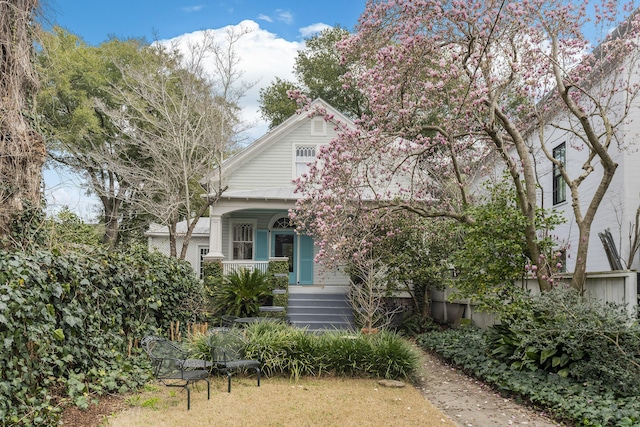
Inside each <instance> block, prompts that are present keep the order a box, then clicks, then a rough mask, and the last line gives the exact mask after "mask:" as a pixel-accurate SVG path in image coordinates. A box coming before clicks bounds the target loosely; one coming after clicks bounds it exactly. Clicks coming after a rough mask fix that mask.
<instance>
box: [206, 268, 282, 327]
mask: <svg viewBox="0 0 640 427" xmlns="http://www.w3.org/2000/svg"><path fill="white" fill-rule="evenodd" d="M270 282H271V280H270V276H269V275H268V274H266V273H263V272H262V271H260V270H258V269H252V270H249V269H246V268H240V269H238V270H237V271H234V272H233V273H231V274H229V275H227V276H225V277H224V279H223V280H222V283H218V284H214V286H213V287H212V288H211V289H210V298H211V302H212V308H213V311H214V313H215V314H216V315H223V314H231V315H234V316H241V317H245V316H246V317H250V316H255V315H256V314H258V308H259V307H260V306H261V305H263V304H264V303H265V300H266V299H267V298H271V297H272V296H273V295H272V293H271V289H272V288H271V283H270Z"/></svg>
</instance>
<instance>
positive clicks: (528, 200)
mask: <svg viewBox="0 0 640 427" xmlns="http://www.w3.org/2000/svg"><path fill="white" fill-rule="evenodd" d="M589 6H590V2H587V1H584V2H581V3H575V2H567V1H561V0H554V1H547V0H544V1H543V0H534V1H514V2H505V1H501V0H489V1H485V0H482V1H480V0H478V1H471V2H466V3H461V2H458V1H445V2H441V1H436V0H425V1H420V2H417V1H413V0H399V1H395V2H387V1H382V0H372V1H370V2H369V3H368V4H367V8H366V10H365V12H364V14H363V16H362V17H361V20H360V24H359V28H358V32H357V33H356V34H355V35H353V36H352V37H350V38H349V39H347V40H345V41H343V42H342V43H341V49H342V53H343V54H344V55H345V57H346V58H347V61H348V62H350V63H351V64H352V66H351V71H350V74H349V75H347V79H350V80H351V81H354V82H357V84H358V88H359V90H360V92H361V93H363V94H364V95H365V96H366V98H367V99H368V105H369V108H370V113H369V114H367V115H366V116H365V117H363V120H361V121H359V122H358V123H357V126H356V128H355V129H349V128H347V127H344V129H343V132H342V135H341V136H340V138H339V139H338V140H337V141H335V142H334V143H333V144H332V145H331V146H330V147H329V148H327V149H325V150H323V151H322V153H321V163H322V164H323V168H322V169H315V170H314V171H313V172H312V174H311V176H310V177H309V178H308V179H306V180H305V181H303V182H301V186H300V189H301V190H306V192H307V193H306V199H307V200H310V201H312V203H313V202H314V201H315V206H313V209H312V210H311V211H310V213H311V215H312V216H313V215H315V214H316V213H318V212H322V213H323V215H324V218H323V220H322V223H318V228H320V229H324V230H326V232H327V233H328V235H329V233H330V232H331V231H330V230H331V229H334V230H335V229H339V228H340V227H337V226H336V224H337V222H332V220H333V218H332V217H331V215H330V214H329V213H330V212H332V211H334V212H339V211H340V209H341V208H342V203H344V202H343V201H344V200H352V201H358V200H363V201H366V202H364V203H362V205H363V206H364V207H365V208H368V209H371V208H372V207H373V208H375V209H382V208H389V209H406V210H409V211H412V212H414V213H416V214H418V215H422V216H426V217H435V216H438V217H449V218H454V219H456V220H459V221H465V222H469V223H472V222H473V221H474V219H473V217H472V216H470V215H469V213H468V211H467V209H466V207H467V206H469V202H470V196H469V191H470V185H471V183H472V182H473V178H474V175H473V173H474V169H473V165H474V164H477V163H478V161H479V160H483V159H484V160H485V161H487V160H486V159H487V156H491V157H493V158H497V159H501V161H502V162H503V163H502V164H503V168H504V169H506V170H507V171H508V173H509V175H510V177H511V180H512V184H513V186H514V188H515V191H516V199H517V206H518V209H519V210H520V211H521V212H522V215H523V217H524V218H525V220H526V225H525V230H524V233H525V241H526V246H527V253H528V255H529V257H530V260H531V262H532V263H533V264H534V265H535V267H536V268H535V269H533V270H534V271H535V274H536V277H537V279H538V282H539V284H540V287H541V288H542V289H543V290H545V289H549V288H550V287H551V283H550V281H549V278H550V277H551V271H550V268H549V265H548V262H547V260H546V259H545V257H544V256H543V255H544V254H543V251H542V248H541V245H540V242H539V240H538V231H539V230H538V229H537V228H536V220H535V219H536V218H535V216H536V211H537V209H536V207H537V196H538V190H539V187H538V180H537V179H538V176H537V175H536V160H539V159H540V156H542V157H543V158H544V159H545V160H546V161H548V162H551V163H553V164H554V165H555V166H556V168H557V170H558V171H559V172H560V173H561V174H562V176H563V178H564V180H565V182H566V183H567V185H568V188H569V189H570V191H571V200H572V207H573V210H574V216H575V220H576V223H577V225H578V231H579V244H578V248H577V250H576V265H575V270H574V275H573V279H572V280H573V281H572V286H574V287H576V288H578V289H583V287H584V283H585V273H586V271H585V266H586V261H587V250H588V245H589V237H590V232H591V224H592V222H593V218H594V216H595V214H596V212H597V210H598V207H599V206H600V204H601V202H602V200H603V197H604V194H605V193H606V191H607V189H608V188H609V185H610V183H611V180H612V178H613V176H614V174H615V171H616V168H617V164H616V162H615V161H614V160H613V157H612V155H613V154H614V152H615V151H614V150H616V149H617V148H618V145H617V144H616V142H619V141H620V140H619V139H618V138H621V137H622V136H623V134H622V132H623V126H624V123H625V121H626V120H627V118H628V114H629V112H630V111H631V109H632V108H635V107H634V102H635V101H637V98H636V96H637V93H638V90H639V86H638V85H637V84H636V81H635V79H633V78H628V77H629V76H634V75H635V76H637V73H638V68H637V62H636V60H637V57H638V54H639V50H638V48H637V40H638V27H639V26H638V22H639V21H638V19H637V18H638V15H637V14H636V15H632V17H631V18H630V19H629V20H627V21H626V22H625V23H624V25H622V26H620V27H618V30H617V31H616V32H614V33H613V34H609V33H608V32H607V30H608V29H610V28H612V27H614V26H615V25H616V24H617V19H618V9H619V5H618V3H617V2H615V1H603V2H599V3H598V4H597V5H595V8H596V11H597V13H596V16H595V18H594V22H593V23H591V22H590V18H589V17H588V14H587V8H588V7H589ZM625 10H626V11H627V12H630V10H629V9H628V8H627V9H625ZM590 23H591V24H593V26H592V28H593V27H595V28H600V29H603V30H604V32H605V33H604V35H603V37H602V38H601V40H600V43H599V46H598V48H597V49H596V50H594V51H592V52H590V53H588V47H589V41H588V40H587V38H586V37H585V35H584V33H583V27H584V26H585V25H587V24H590ZM355 64H357V65H355ZM543 96H544V97H545V98H544V102H540V100H541V99H542V97H543ZM318 113H322V112H321V111H319V112H318ZM553 129H556V130H560V131H562V132H565V133H566V135H567V138H568V139H569V140H570V141H569V144H572V146H574V147H576V148H577V149H582V150H585V151H586V152H587V153H588V155H587V157H586V159H587V160H586V162H585V163H584V166H583V168H582V171H581V172H580V173H579V174H578V175H576V176H569V173H568V171H567V170H566V168H565V167H564V165H563V164H562V163H561V162H560V161H559V160H558V159H554V156H553V153H552V150H551V149H550V148H548V147H547V145H546V144H547V143H548V139H547V138H546V137H545V132H550V131H551V130H553ZM534 139H535V144H533V143H532V141H533V140H534ZM622 145H623V144H622ZM534 146H535V147H539V148H540V152H532V151H534V150H533V147H534ZM536 156H537V157H536ZM596 171H597V172H596ZM594 172H595V173H594ZM587 178H589V180H590V181H591V183H590V184H589V185H591V186H593V187H592V188H596V191H595V192H594V193H593V197H590V198H589V199H588V200H583V199H584V197H581V187H580V186H581V185H582V184H583V183H584V182H585V181H586V180H587ZM394 195H395V198H393V196H394ZM335 198H337V200H339V201H340V203H331V204H327V203H326V202H327V200H328V199H335ZM323 202H324V203H323ZM336 215H337V214H336ZM336 215H334V217H336V218H337V216H336ZM310 219H311V220H313V218H310ZM315 221H319V220H318V218H317V217H316V218H315Z"/></svg>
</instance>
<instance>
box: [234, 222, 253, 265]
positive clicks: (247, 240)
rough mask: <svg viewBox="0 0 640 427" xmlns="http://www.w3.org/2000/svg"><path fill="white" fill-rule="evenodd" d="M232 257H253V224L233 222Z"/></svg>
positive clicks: (237, 258) (236, 258)
mask: <svg viewBox="0 0 640 427" xmlns="http://www.w3.org/2000/svg"><path fill="white" fill-rule="evenodd" d="M231 232H232V236H233V259H234V260H239V259H253V224H252V223H247V222H237V223H235V224H233V226H232V229H231Z"/></svg>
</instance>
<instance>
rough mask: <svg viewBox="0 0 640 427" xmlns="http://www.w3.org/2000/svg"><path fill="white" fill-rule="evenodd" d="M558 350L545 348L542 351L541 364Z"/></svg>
mask: <svg viewBox="0 0 640 427" xmlns="http://www.w3.org/2000/svg"><path fill="white" fill-rule="evenodd" d="M556 352H557V350H556V349H555V348H545V349H544V350H542V352H541V353H540V364H543V363H544V362H545V361H546V360H547V359H548V358H550V357H551V356H553V355H554V354H556Z"/></svg>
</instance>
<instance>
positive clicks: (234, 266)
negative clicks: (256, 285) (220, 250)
mask: <svg viewBox="0 0 640 427" xmlns="http://www.w3.org/2000/svg"><path fill="white" fill-rule="evenodd" d="M268 267H269V261H222V274H224V275H225V276H226V275H228V274H231V273H235V272H236V271H238V270H240V269H241V268H246V269H248V270H254V269H257V270H260V271H262V272H263V273H266V272H267V268H268Z"/></svg>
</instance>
